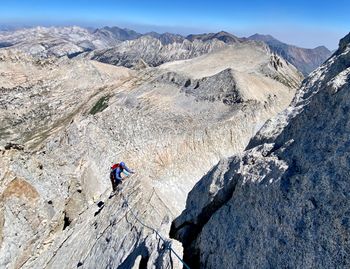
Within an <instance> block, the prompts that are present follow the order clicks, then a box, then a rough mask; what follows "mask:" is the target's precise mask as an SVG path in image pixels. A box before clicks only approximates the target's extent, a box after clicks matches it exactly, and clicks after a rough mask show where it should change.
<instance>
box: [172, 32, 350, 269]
mask: <svg viewBox="0 0 350 269" xmlns="http://www.w3.org/2000/svg"><path fill="white" fill-rule="evenodd" d="M349 41H350V34H349V35H347V36H346V37H344V38H343V39H342V40H341V41H340V44H339V49H338V50H337V51H336V52H335V53H334V55H333V56H332V57H331V58H330V59H329V60H328V61H327V62H326V63H325V64H323V65H322V66H321V67H320V68H318V69H317V70H316V71H314V72H313V73H312V74H311V75H310V76H309V77H308V78H307V79H306V80H305V81H304V83H303V85H302V87H301V88H300V89H299V90H298V91H297V94H296V96H295V98H294V100H293V101H292V103H291V105H290V107H289V108H287V109H286V110H285V111H284V112H282V113H281V114H279V115H278V116H276V117H274V118H273V119H271V120H269V121H268V122H267V123H266V124H265V125H264V127H263V128H262V129H261V130H260V131H259V133H258V134H257V135H256V136H255V137H254V138H253V139H252V140H251V141H250V143H249V145H248V147H247V148H246V150H245V151H244V152H243V153H241V154H238V155H234V156H232V157H230V158H227V159H223V160H221V161H220V162H219V163H218V164H217V165H216V166H214V167H213V168H212V169H211V170H210V171H209V172H208V173H207V174H206V175H205V176H204V177H203V178H202V179H201V180H200V181H199V182H198V183H197V184H196V186H195V187H194V188H193V189H192V191H191V192H190V194H189V196H188V199H187V203H186V209H185V210H184V211H183V213H182V214H181V215H180V216H179V217H178V218H177V219H176V220H175V221H174V222H173V223H172V228H171V235H172V236H173V237H174V238H177V239H178V240H180V241H181V242H182V243H183V246H184V259H185V261H186V262H187V263H189V264H190V266H191V268H234V267H242V268H267V267H269V268H270V267H272V268H279V267H287V268H347V267H349V265H350V263H349V259H348V257H349V254H350V252H349V249H350V248H349V247H350V245H349V236H350V226H349V221H348V220H349V217H350V215H349V212H350V210H349V209H350V204H349V192H348V190H349V187H350V185H349V183H350V182H349V172H348V171H349V166H350V163H349V154H348V146H349V136H348V134H349V131H350V130H349V126H350V125H349V123H350V121H349V117H348V114H347V111H348V109H349V106H350V104H349V90H350V87H349V85H350V84H349V74H350V72H349V68H350V42H349Z"/></svg>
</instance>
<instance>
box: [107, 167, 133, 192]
mask: <svg viewBox="0 0 350 269" xmlns="http://www.w3.org/2000/svg"><path fill="white" fill-rule="evenodd" d="M121 173H123V174H125V175H126V177H128V176H129V175H130V174H134V173H135V172H134V171H132V170H130V169H129V168H128V167H127V166H126V164H125V163H124V162H120V163H116V164H113V166H112V167H111V172H110V179H111V182H112V188H113V191H115V190H116V189H117V186H118V185H119V184H120V183H122V180H123V179H125V178H126V177H124V178H122V176H121Z"/></svg>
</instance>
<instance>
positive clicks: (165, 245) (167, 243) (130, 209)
mask: <svg viewBox="0 0 350 269" xmlns="http://www.w3.org/2000/svg"><path fill="white" fill-rule="evenodd" d="M120 194H121V196H122V198H123V200H124V202H123V205H122V206H123V207H128V208H129V211H130V212H131V214H132V215H133V216H134V218H135V219H136V220H137V221H138V222H139V223H140V224H141V225H142V226H143V227H145V228H148V229H149V230H151V231H153V232H154V233H155V234H156V235H157V236H158V237H159V238H160V239H161V240H162V241H163V244H164V247H165V249H169V250H170V251H171V252H172V253H174V255H175V256H176V257H177V258H178V259H179V261H180V262H182V264H183V265H184V266H185V267H186V269H190V267H189V266H188V265H187V264H186V263H185V262H184V261H183V259H181V257H180V256H179V255H178V254H177V253H176V252H175V250H174V249H173V248H172V247H171V241H169V240H165V239H164V238H163V237H162V236H161V234H160V233H159V232H158V231H157V230H156V229H155V228H153V227H151V226H149V225H147V224H145V223H144V222H143V221H142V220H140V219H139V218H138V216H137V215H136V214H135V212H134V211H133V210H132V208H131V206H130V205H129V203H128V200H127V199H126V198H125V196H124V194H123V193H122V192H121V193H120Z"/></svg>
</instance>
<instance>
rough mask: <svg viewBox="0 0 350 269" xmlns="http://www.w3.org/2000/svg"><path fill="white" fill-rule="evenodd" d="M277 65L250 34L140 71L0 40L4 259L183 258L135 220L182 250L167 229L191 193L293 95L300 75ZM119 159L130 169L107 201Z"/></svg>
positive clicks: (0, 238) (17, 262)
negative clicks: (0, 44) (247, 39)
mask: <svg viewBox="0 0 350 269" xmlns="http://www.w3.org/2000/svg"><path fill="white" fill-rule="evenodd" d="M126 42H128V41H126ZM130 42H131V41H130ZM157 44H159V42H158V43H157ZM142 48H143V47H142V46H141V48H140V49H141V52H142ZM141 52H140V53H141ZM243 52H244V53H243ZM215 59H216V60H215ZM225 59H226V60H225ZM234 59H235V60H234ZM279 61H280V62H281V63H282V66H281V65H277V68H275V64H274V63H277V62H278V59H277V58H275V57H274V56H273V55H272V54H271V53H269V51H268V50H266V49H265V47H264V46H262V47H256V46H251V45H249V46H247V45H246V44H240V45H239V46H237V47H235V46H233V47H230V48H228V49H227V48H226V49H224V50H219V51H213V52H211V53H207V54H205V55H202V56H200V57H197V58H193V59H191V60H186V61H179V62H172V63H171V64H170V63H169V64H167V65H161V66H160V67H156V68H153V67H146V68H145V69H142V70H131V69H128V68H125V67H117V66H113V65H107V64H103V63H100V62H96V61H91V60H89V59H86V58H84V57H81V58H80V57H74V58H72V59H69V58H67V57H60V58H57V57H48V58H45V59H43V58H41V57H40V56H38V57H36V56H33V55H30V54H28V53H25V52H23V51H22V50H20V49H19V48H12V47H7V48H3V49H1V50H0V82H1V83H0V84H1V85H2V86H1V89H0V90H1V95H0V122H1V129H0V146H1V151H0V156H1V158H0V267H1V268H19V267H23V268H181V264H180V263H178V260H177V259H176V258H175V257H174V255H173V254H170V253H169V250H168V249H167V244H163V242H162V241H161V240H160V239H159V237H158V236H156V233H155V232H154V231H153V230H151V229H149V228H147V227H145V226H143V225H142V224H141V222H143V223H144V224H146V225H147V226H151V227H153V228H155V229H157V231H159V232H160V233H161V234H162V235H163V236H164V237H165V239H166V240H167V242H171V243H172V245H173V247H174V249H175V250H176V251H177V253H179V254H180V255H181V254H182V248H181V246H180V244H179V243H176V241H174V240H170V239H169V238H167V236H166V235H167V234H168V232H169V228H170V225H171V221H172V220H173V219H174V217H175V216H176V215H177V214H179V213H180V211H181V210H182V209H183V208H184V204H185V199H186V196H187V193H188V192H189V191H190V189H191V188H192V187H193V185H194V184H195V183H196V181H197V180H198V179H199V178H201V177H202V176H203V175H204V174H205V173H206V172H207V169H208V167H212V166H213V165H214V164H215V163H217V162H218V161H219V159H220V158H223V157H227V156H231V155H232V154H235V153H238V152H240V151H242V150H243V149H244V148H245V147H246V145H247V143H248V142H249V139H250V137H251V136H253V135H254V134H255V133H256V131H257V130H258V129H259V128H260V126H261V125H262V124H263V123H264V122H265V121H266V120H267V119H268V118H270V117H271V116H273V115H275V114H276V113H278V112H280V111H281V110H283V109H284V108H285V107H287V105H288V104H289V103H290V101H291V99H292V97H293V95H294V93H295V88H296V85H298V83H300V80H301V76H300V74H299V72H298V71H297V70H296V69H295V68H294V67H293V66H292V65H289V64H287V63H286V62H285V61H284V60H283V59H280V60H279ZM248 63H249V64H248ZM195 66H197V67H196V68H194V67H195ZM199 67H201V68H199ZM282 78H283V79H282ZM218 79H220V81H221V82H220V84H218V83H215V81H217V80H218ZM286 79H287V80H288V81H289V83H284V82H285V80H286ZM189 81H190V82H189ZM248 82H249V83H248ZM197 83H198V85H199V86H198V87H197V88H196V85H197ZM292 85H295V86H292ZM226 100H229V101H226ZM122 160H123V161H125V162H126V163H127V164H128V165H129V166H130V167H131V168H132V169H134V170H136V171H137V174H136V175H134V176H133V177H131V178H128V179H126V180H125V181H124V182H123V184H122V190H121V191H120V192H118V193H117V194H116V195H115V196H113V197H111V198H109V195H110V192H111V184H110V180H109V168H110V166H111V164H112V162H117V161H122ZM185 168H186V169H185ZM187 168H188V169H187ZM126 202H127V204H128V205H127V204H126ZM136 217H137V218H138V219H139V220H141V222H140V221H138V219H137V218H136Z"/></svg>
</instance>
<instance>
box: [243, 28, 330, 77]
mask: <svg viewBox="0 0 350 269" xmlns="http://www.w3.org/2000/svg"><path fill="white" fill-rule="evenodd" d="M248 39H250V40H258V41H263V42H265V43H266V44H267V45H268V46H269V47H270V49H271V50H272V51H273V52H275V53H276V54H278V55H280V56H282V57H283V58H284V59H286V60H287V61H289V62H290V63H292V64H293V65H294V66H295V67H296V68H298V70H299V71H300V72H302V73H303V75H304V76H307V75H308V74H310V73H311V72H312V71H313V70H315V69H316V68H317V67H319V66H320V65H321V64H323V63H324V61H326V60H327V59H328V58H329V57H330V56H331V54H332V53H331V51H330V50H329V49H327V48H326V47H324V46H319V47H316V48H313V49H305V48H299V47H297V46H293V45H288V44H285V43H283V42H281V41H279V40H277V39H275V38H274V37H272V36H270V35H259V34H255V35H252V36H250V37H249V38H248Z"/></svg>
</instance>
